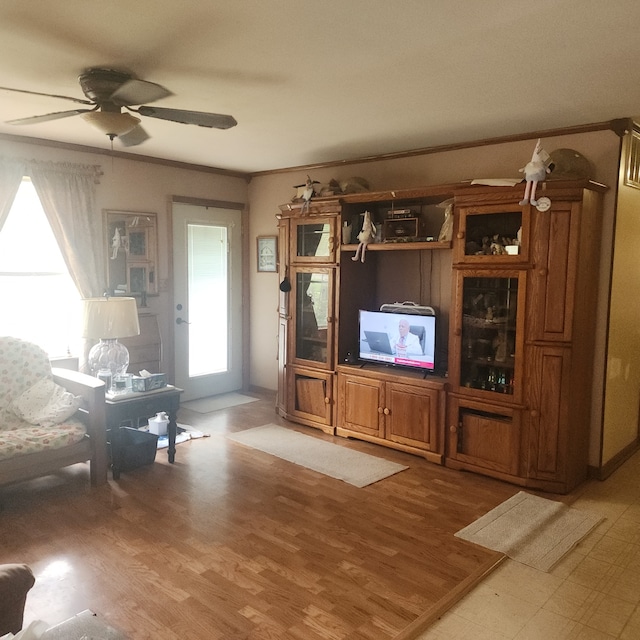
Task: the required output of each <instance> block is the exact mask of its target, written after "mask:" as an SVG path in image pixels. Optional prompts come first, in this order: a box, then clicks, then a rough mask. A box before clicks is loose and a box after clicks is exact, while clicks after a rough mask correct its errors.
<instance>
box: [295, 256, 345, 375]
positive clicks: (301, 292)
mask: <svg viewBox="0 0 640 640" xmlns="http://www.w3.org/2000/svg"><path fill="white" fill-rule="evenodd" d="M292 272H293V278H292V285H293V290H292V292H291V293H292V295H293V302H294V304H295V311H294V318H295V323H294V327H293V329H294V331H293V340H292V341H293V348H292V359H293V361H294V362H297V363H305V364H313V366H314V367H316V368H317V367H320V368H322V369H331V368H332V366H333V357H332V351H333V282H334V279H335V271H334V269H332V268H329V267H328V268H317V269H314V268H311V267H308V268H304V267H298V268H294V269H293V270H292Z"/></svg>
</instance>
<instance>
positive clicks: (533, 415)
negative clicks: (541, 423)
mask: <svg viewBox="0 0 640 640" xmlns="http://www.w3.org/2000/svg"><path fill="white" fill-rule="evenodd" d="M531 417H532V418H537V417H538V412H537V411H536V410H535V409H531Z"/></svg>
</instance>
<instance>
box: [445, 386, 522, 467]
mask: <svg viewBox="0 0 640 640" xmlns="http://www.w3.org/2000/svg"><path fill="white" fill-rule="evenodd" d="M448 415H449V432H448V443H447V444H448V447H447V449H448V451H447V455H448V457H449V458H452V459H453V460H456V461H458V462H462V463H465V464H466V465H469V466H471V467H475V468H479V469H486V470H487V471H489V472H490V471H496V472H499V473H506V474H509V475H518V472H519V467H520V464H519V460H520V441H521V420H520V411H519V410H516V409H510V408H508V407H497V406H494V407H492V406H491V405H487V404H485V403H478V402H471V401H467V400H464V401H463V400H461V399H459V398H455V397H450V398H449V414H448ZM489 475H491V474H490V473H489Z"/></svg>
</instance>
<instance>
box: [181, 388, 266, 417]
mask: <svg viewBox="0 0 640 640" xmlns="http://www.w3.org/2000/svg"><path fill="white" fill-rule="evenodd" d="M256 401H257V398H252V397H251V396H245V395H243V394H241V393H235V392H233V393H223V394H222V395H219V396H210V397H208V398H198V399H197V400H189V401H188V402H183V403H181V404H180V406H181V407H184V408H185V409H191V411H196V412H197V413H211V412H212V411H219V410H220V409H228V408H229V407H237V406H238V405H241V404H247V403H249V402H256Z"/></svg>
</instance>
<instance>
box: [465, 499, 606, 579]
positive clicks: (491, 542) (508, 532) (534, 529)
mask: <svg viewBox="0 0 640 640" xmlns="http://www.w3.org/2000/svg"><path fill="white" fill-rule="evenodd" d="M602 520H603V518H602V517H601V516H599V515H596V514H592V513H587V512H585V511H579V510H578V509H573V508H570V507H568V506H567V505H566V504H563V503H562V502H556V501H555V500H547V499H545V498H540V497H538V496H534V495H531V494H529V493H525V492H524V491H520V492H519V493H517V494H516V495H515V496H513V497H511V498H509V499H508V500H506V501H505V502H503V503H502V504H500V505H498V506H497V507H496V508H495V509H492V510H491V511H489V512H488V513H486V514H485V515H484V516H482V517H481V518H479V519H478V520H476V521H475V522H473V523H471V524H470V525H469V526H468V527H465V528H464V529H461V530H460V531H458V533H456V536H457V537H458V538H462V539H464V540H469V541H470V542H475V543H476V544H479V545H481V546H483V547H487V548H488V549H493V550H494V551H500V552H502V553H504V554H505V555H507V556H509V557H510V558H511V559H513V560H516V561H517V562H520V563H522V564H526V565H529V566H530V567H534V568H536V569H539V570H540V571H549V570H550V569H551V568H552V567H553V566H554V565H555V564H556V563H557V562H558V561H559V560H561V559H562V557H563V556H564V555H565V554H566V553H568V552H569V551H571V549H573V547H575V545H577V544H578V543H579V542H580V541H581V540H582V539H583V538H584V537H585V536H586V535H587V534H588V533H589V532H590V531H591V530H592V529H593V528H594V527H595V526H596V525H597V524H598V523H600V522H601V521H602Z"/></svg>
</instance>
